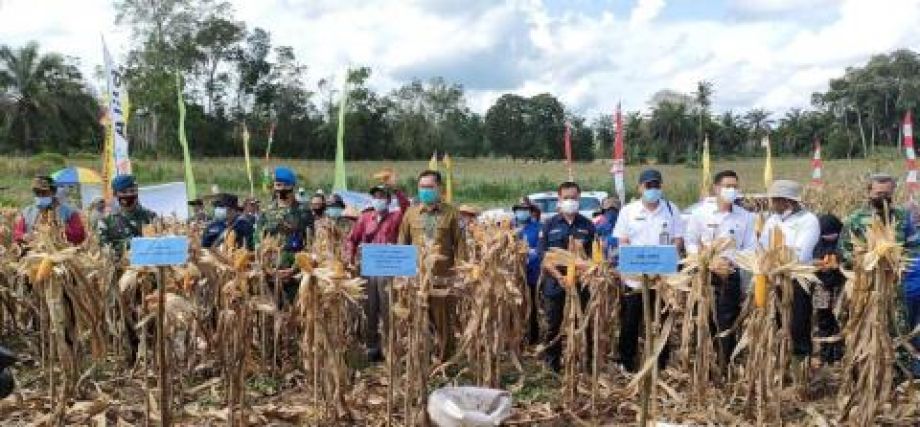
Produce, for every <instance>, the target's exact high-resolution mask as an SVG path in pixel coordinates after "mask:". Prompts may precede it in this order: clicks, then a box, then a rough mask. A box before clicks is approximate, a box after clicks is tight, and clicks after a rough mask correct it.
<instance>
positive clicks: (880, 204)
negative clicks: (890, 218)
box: [869, 195, 891, 212]
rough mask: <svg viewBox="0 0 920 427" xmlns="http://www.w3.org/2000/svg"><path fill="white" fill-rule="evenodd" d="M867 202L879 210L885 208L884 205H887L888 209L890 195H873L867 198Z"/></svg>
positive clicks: (889, 207)
mask: <svg viewBox="0 0 920 427" xmlns="http://www.w3.org/2000/svg"><path fill="white" fill-rule="evenodd" d="M869 203H870V204H872V207H873V208H875V209H876V210H878V211H879V212H881V211H882V210H884V209H885V206H886V205H887V206H888V209H889V210H890V209H891V196H887V195H886V196H882V197H873V198H871V199H869Z"/></svg>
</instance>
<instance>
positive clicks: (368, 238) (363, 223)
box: [345, 190, 409, 262]
mask: <svg viewBox="0 0 920 427" xmlns="http://www.w3.org/2000/svg"><path fill="white" fill-rule="evenodd" d="M396 201H397V202H398V203H399V210H394V211H388V212H386V213H384V214H383V215H381V214H380V213H378V212H377V211H376V210H374V209H371V210H368V211H366V212H364V213H362V214H361V217H360V218H358V222H357V223H356V224H355V226H354V228H352V229H351V232H350V233H348V240H347V243H346V244H347V246H346V248H345V251H346V254H347V257H348V259H349V260H351V262H355V258H356V257H357V256H358V247H360V246H361V245H362V244H365V243H373V244H393V243H396V241H397V239H399V226H400V224H402V219H403V215H405V213H406V211H407V210H408V209H409V199H408V198H406V195H405V194H404V193H403V192H402V191H398V190H397V191H396Z"/></svg>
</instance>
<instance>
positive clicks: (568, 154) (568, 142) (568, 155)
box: [565, 121, 575, 181]
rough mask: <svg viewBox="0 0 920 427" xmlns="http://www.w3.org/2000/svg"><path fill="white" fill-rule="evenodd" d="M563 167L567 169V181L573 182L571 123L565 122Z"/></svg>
mask: <svg viewBox="0 0 920 427" xmlns="http://www.w3.org/2000/svg"><path fill="white" fill-rule="evenodd" d="M565 165H566V167H568V168H569V181H573V180H574V179H575V176H574V175H573V174H572V123H571V122H569V121H566V122H565Z"/></svg>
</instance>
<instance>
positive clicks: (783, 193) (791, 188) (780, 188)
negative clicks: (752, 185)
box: [767, 179, 802, 202]
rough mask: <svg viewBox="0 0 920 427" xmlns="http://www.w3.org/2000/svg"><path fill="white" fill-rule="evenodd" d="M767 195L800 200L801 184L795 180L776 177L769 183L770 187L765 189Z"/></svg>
mask: <svg viewBox="0 0 920 427" xmlns="http://www.w3.org/2000/svg"><path fill="white" fill-rule="evenodd" d="M767 197H778V198H782V199H789V200H794V201H796V202H801V201H802V185H801V184H799V183H798V182H795V181H790V180H787V179H778V180H776V181H773V183H772V184H770V189H769V190H767Z"/></svg>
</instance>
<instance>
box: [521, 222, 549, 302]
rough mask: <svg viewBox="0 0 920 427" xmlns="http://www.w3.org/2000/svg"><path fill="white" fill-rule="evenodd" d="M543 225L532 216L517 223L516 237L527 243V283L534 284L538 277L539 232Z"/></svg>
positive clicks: (540, 258)
mask: <svg viewBox="0 0 920 427" xmlns="http://www.w3.org/2000/svg"><path fill="white" fill-rule="evenodd" d="M542 230H543V225H542V224H540V221H537V220H535V219H533V218H531V219H528V220H527V221H526V222H524V223H523V224H517V234H518V238H520V239H521V240H523V241H525V242H526V243H527V284H528V285H534V284H536V283H537V280H539V279H540V262H541V261H542V259H543V258H542V257H541V256H540V252H539V249H540V232H541V231H542Z"/></svg>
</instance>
